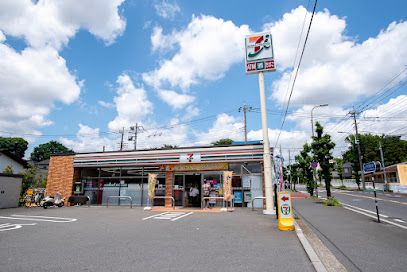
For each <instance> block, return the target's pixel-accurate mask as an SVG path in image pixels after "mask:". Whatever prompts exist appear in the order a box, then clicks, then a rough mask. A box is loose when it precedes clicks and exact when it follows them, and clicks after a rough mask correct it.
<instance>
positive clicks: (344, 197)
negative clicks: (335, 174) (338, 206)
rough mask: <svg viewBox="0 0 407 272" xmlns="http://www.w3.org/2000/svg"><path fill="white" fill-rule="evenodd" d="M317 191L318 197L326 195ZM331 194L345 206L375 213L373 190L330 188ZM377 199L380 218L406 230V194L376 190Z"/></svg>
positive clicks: (361, 211)
mask: <svg viewBox="0 0 407 272" xmlns="http://www.w3.org/2000/svg"><path fill="white" fill-rule="evenodd" d="M299 190H301V191H305V187H304V186H302V187H299ZM318 193H319V196H320V197H323V198H325V197H326V190H325V189H322V188H319V190H318ZM331 194H332V196H334V197H336V198H337V199H338V200H339V201H340V202H341V203H342V204H344V205H345V207H347V208H350V209H353V210H355V211H358V212H360V213H365V214H369V215H372V216H375V215H376V207H375V201H374V194H373V192H360V191H346V190H338V189H332V190H331ZM377 201H378V207H379V214H380V215H381V219H384V220H388V221H390V222H393V223H394V224H397V225H400V226H403V227H405V228H406V230H407V195H402V194H395V193H383V192H377ZM346 205H349V206H346Z"/></svg>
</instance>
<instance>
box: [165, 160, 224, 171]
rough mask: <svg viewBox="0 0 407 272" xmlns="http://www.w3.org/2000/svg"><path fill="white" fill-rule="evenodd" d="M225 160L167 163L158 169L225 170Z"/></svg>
mask: <svg viewBox="0 0 407 272" xmlns="http://www.w3.org/2000/svg"><path fill="white" fill-rule="evenodd" d="M228 166H229V165H228V163H227V162H218V163H191V164H169V165H162V166H161V167H160V170H162V171H174V172H188V171H212V170H227V169H228Z"/></svg>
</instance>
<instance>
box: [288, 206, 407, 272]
mask: <svg viewBox="0 0 407 272" xmlns="http://www.w3.org/2000/svg"><path fill="white" fill-rule="evenodd" d="M293 206H294V210H295V213H296V214H297V215H298V216H299V218H300V219H299V221H302V222H304V223H306V224H307V225H308V226H310V228H311V229H312V231H313V232H314V233H315V234H316V235H317V236H318V238H319V239H320V240H321V241H322V242H323V244H324V245H325V246H327V247H328V248H329V250H330V251H331V252H332V253H333V254H334V255H335V257H336V258H337V259H338V260H339V261H340V262H341V263H342V264H343V265H344V266H345V267H346V269H347V271H350V272H351V271H369V272H376V271H377V272H381V271H406V267H407V252H406V249H407V230H405V229H403V228H400V227H398V226H395V225H391V224H387V223H382V224H379V223H377V222H376V221H375V219H374V218H370V217H367V216H365V215H362V214H359V213H356V212H353V211H351V210H348V209H345V208H342V207H327V206H324V205H322V204H321V203H320V201H318V200H313V199H294V200H293ZM317 254H318V251H317ZM328 268H330V267H328ZM329 271H332V270H329Z"/></svg>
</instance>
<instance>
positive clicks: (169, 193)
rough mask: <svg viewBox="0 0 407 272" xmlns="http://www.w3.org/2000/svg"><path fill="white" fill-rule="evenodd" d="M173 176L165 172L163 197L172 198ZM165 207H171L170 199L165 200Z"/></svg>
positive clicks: (170, 172)
mask: <svg viewBox="0 0 407 272" xmlns="http://www.w3.org/2000/svg"><path fill="white" fill-rule="evenodd" d="M173 174H174V172H172V171H168V172H165V196H172V183H173V180H172V179H173V176H174V175H173ZM165 207H172V200H171V199H169V198H168V199H165Z"/></svg>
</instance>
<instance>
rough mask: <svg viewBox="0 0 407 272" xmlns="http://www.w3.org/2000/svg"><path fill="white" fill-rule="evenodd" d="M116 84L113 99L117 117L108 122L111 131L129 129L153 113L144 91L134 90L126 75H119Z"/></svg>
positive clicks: (140, 89)
mask: <svg viewBox="0 0 407 272" xmlns="http://www.w3.org/2000/svg"><path fill="white" fill-rule="evenodd" d="M117 84H118V86H117V96H115V97H114V103H115V105H116V110H117V116H116V118H115V119H114V120H113V121H111V122H109V129H111V130H120V129H122V127H126V128H127V127H130V126H132V125H134V124H135V123H137V122H141V121H142V120H143V118H144V117H146V116H147V115H149V114H151V113H152V111H153V104H152V103H151V102H150V101H149V100H148V97H147V93H146V91H145V90H144V89H143V88H136V87H135V86H134V84H133V81H132V80H131V78H130V77H129V76H128V75H127V74H121V75H120V76H119V77H118V78H117Z"/></svg>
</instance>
